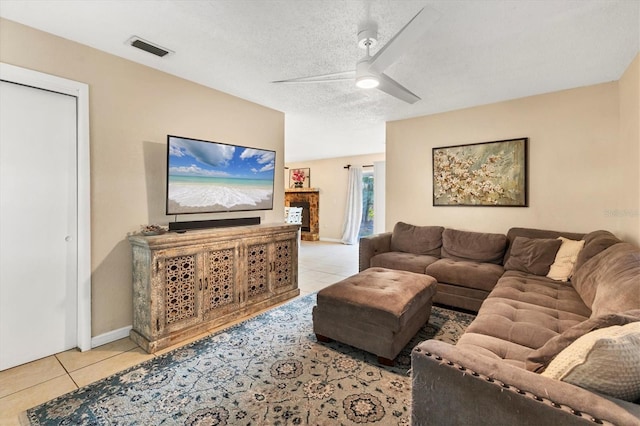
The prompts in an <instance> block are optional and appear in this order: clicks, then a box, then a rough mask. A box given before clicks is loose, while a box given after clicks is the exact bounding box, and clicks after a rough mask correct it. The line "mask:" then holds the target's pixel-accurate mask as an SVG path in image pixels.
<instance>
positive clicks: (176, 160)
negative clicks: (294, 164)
mask: <svg viewBox="0 0 640 426" xmlns="http://www.w3.org/2000/svg"><path fill="white" fill-rule="evenodd" d="M168 149H169V155H168V162H169V164H168V185H167V213H168V214H183V213H205V212H222V211H242V210H268V209H271V208H273V178H274V167H275V152H273V151H267V150H261V149H254V148H245V147H240V146H234V145H226V144H222V143H215V142H204V141H197V140H192V139H183V138H177V137H170V138H169V147H168Z"/></svg>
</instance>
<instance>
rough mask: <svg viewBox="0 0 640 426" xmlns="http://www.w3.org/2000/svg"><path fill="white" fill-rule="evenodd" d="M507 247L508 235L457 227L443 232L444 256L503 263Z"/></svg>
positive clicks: (455, 258)
mask: <svg viewBox="0 0 640 426" xmlns="http://www.w3.org/2000/svg"><path fill="white" fill-rule="evenodd" d="M506 248H507V237H506V235H502V234H488V233H484V232H469V231H458V230H456V229H445V230H444V231H443V232H442V257H443V258H449V259H454V260H471V261H475V262H480V263H495V264H498V265H501V264H502V258H503V257H504V251H505V249H506Z"/></svg>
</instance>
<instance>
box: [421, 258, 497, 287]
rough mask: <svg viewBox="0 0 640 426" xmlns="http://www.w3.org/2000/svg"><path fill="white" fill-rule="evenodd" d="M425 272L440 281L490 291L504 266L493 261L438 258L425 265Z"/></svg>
mask: <svg viewBox="0 0 640 426" xmlns="http://www.w3.org/2000/svg"><path fill="white" fill-rule="evenodd" d="M426 273H427V275H431V276H432V277H434V278H435V279H436V280H437V281H438V282H440V283H448V284H455V285H458V286H462V287H469V288H477V289H480V290H485V291H491V290H492V289H493V287H495V285H496V283H497V282H498V279H500V277H501V276H502V274H503V273H504V268H502V266H500V265H496V264H494V263H478V262H472V261H464V260H453V259H440V260H438V261H436V262H433V263H432V264H430V265H429V266H427V269H426Z"/></svg>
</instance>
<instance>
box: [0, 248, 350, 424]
mask: <svg viewBox="0 0 640 426" xmlns="http://www.w3.org/2000/svg"><path fill="white" fill-rule="evenodd" d="M298 258H299V259H298V286H299V287H300V295H301V296H304V295H307V294H310V293H313V292H316V291H318V290H321V289H323V288H324V287H327V286H328V285H330V284H333V283H335V282H337V281H340V280H342V279H344V278H346V277H348V276H351V275H353V274H355V273H357V272H358V246H357V245H353V246H348V245H343V244H340V243H329V242H323V241H318V242H309V241H302V243H301V245H300V251H299V253H298ZM239 321H241V320H239ZM239 321H238V322H239ZM204 336H206V334H202V335H199V336H196V337H194V338H193V339H190V340H189V341H185V342H181V343H180V344H179V345H176V346H174V347H171V348H167V349H165V350H163V351H161V352H158V353H156V354H155V355H149V354H147V353H146V352H145V351H143V350H142V349H141V348H139V347H138V346H137V345H136V344H135V343H134V342H133V341H131V340H130V339H129V338H125V339H120V340H117V341H115V342H111V343H109V344H106V345H103V346H100V347H97V348H94V349H92V350H90V351H87V352H79V351H77V350H75V349H72V350H69V351H66V352H62V353H59V354H56V355H52V356H49V357H47V358H43V359H40V360H37V361H33V362H30V363H28V364H24V365H21V366H18V367H14V368H11V369H8V370H4V371H0V425H2V426H5V425H18V424H20V423H19V414H20V413H21V412H23V411H24V410H26V409H28V408H31V407H34V406H36V405H39V404H41V403H43V402H46V401H49V400H50V399H53V398H55V397H57V396H60V395H63V394H65V393H67V392H70V391H72V390H74V389H77V388H78V387H82V386H86V385H88V384H89V383H92V382H95V381H97V380H100V379H103V378H105V377H108V376H110V375H112V374H114V373H117V372H118V371H122V370H125V369H127V368H129V367H132V366H134V365H136V364H138V363H141V362H143V361H146V360H148V359H151V358H153V357H154V356H157V355H160V354H162V353H164V352H167V351H169V350H171V349H175V348H176V347H179V346H181V345H184V344H186V343H189V342H191V341H194V340H196V339H200V338H202V337H204Z"/></svg>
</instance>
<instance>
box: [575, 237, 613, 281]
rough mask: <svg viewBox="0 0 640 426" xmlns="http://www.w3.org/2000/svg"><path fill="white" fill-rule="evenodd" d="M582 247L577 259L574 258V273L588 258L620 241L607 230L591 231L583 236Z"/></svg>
mask: <svg viewBox="0 0 640 426" xmlns="http://www.w3.org/2000/svg"><path fill="white" fill-rule="evenodd" d="M583 240H584V247H583V248H582V250H580V253H579V254H578V259H577V260H576V266H575V269H574V272H573V273H574V274H575V273H576V272H578V270H579V269H580V268H581V267H582V265H584V264H585V263H586V262H587V261H588V260H589V259H591V258H592V257H593V256H595V255H597V254H598V253H600V252H602V251H604V250H606V249H608V248H609V247H611V246H612V245H614V244H618V243H621V242H622V241H621V240H619V239H618V238H616V236H615V235H613V234H612V233H611V232H609V231H602V230H600V231H593V232H590V233H588V234H586V235H585V236H584V238H583Z"/></svg>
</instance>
